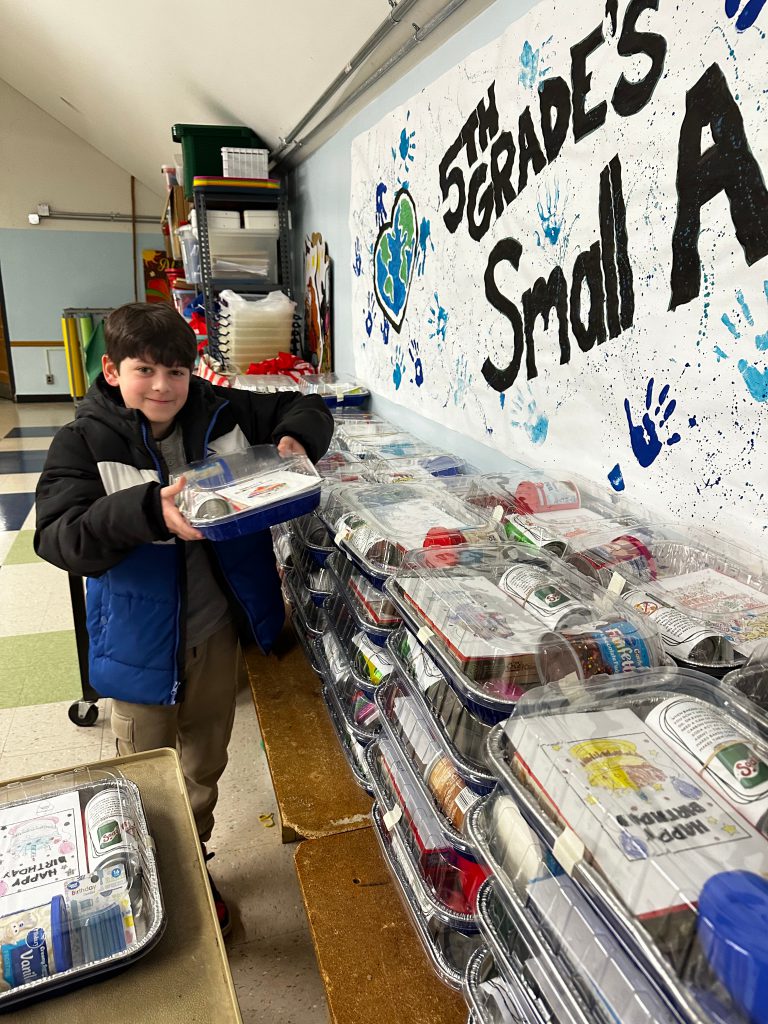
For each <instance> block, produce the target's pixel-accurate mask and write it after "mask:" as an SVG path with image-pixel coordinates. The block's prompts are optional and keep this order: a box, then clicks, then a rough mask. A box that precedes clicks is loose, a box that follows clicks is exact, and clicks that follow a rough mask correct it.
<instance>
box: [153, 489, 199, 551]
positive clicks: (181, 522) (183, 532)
mask: <svg viewBox="0 0 768 1024" xmlns="http://www.w3.org/2000/svg"><path fill="white" fill-rule="evenodd" d="M186 483H187V481H186V478H185V477H183V476H180V477H179V479H178V480H177V481H176V483H175V484H169V485H168V486H167V487H163V488H162V489H161V491H160V504H161V507H162V510H163V519H164V520H165V525H166V528H167V530H168V532H169V533H173V534H175V535H176V536H177V537H180V538H181V539H182V540H203V535H202V533H200V531H199V530H196V529H195V528H194V526H190V525H189V523H188V522H187V520H186V519H185V518H184V516H183V515H182V514H181V512H179V510H178V508H176V495H177V494H180V493H181V492H182V491H183V490H184V487H185V486H186Z"/></svg>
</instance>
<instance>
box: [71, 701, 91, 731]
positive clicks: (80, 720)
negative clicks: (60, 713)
mask: <svg viewBox="0 0 768 1024" xmlns="http://www.w3.org/2000/svg"><path fill="white" fill-rule="evenodd" d="M67 714H68V715H69V720H70V722H72V723H73V724H74V725H80V726H82V727H85V726H88V725H95V724H96V719H97V718H98V717H99V707H98V704H88V703H86V701H84V700H76V701H75V703H74V704H70V706H69V711H68V712H67Z"/></svg>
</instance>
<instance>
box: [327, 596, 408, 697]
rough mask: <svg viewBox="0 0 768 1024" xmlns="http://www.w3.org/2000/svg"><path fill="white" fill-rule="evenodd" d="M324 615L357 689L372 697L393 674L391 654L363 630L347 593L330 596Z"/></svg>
mask: <svg viewBox="0 0 768 1024" xmlns="http://www.w3.org/2000/svg"><path fill="white" fill-rule="evenodd" d="M325 612H326V615H327V618H328V625H329V628H330V629H331V630H332V631H333V633H334V634H335V636H336V639H337V640H338V642H339V645H340V647H341V649H342V650H343V651H344V654H345V655H346V657H347V660H348V661H349V665H350V669H351V671H352V674H353V675H354V678H355V680H356V682H357V684H358V686H359V687H360V688H361V689H362V690H363V691H365V693H368V694H369V695H371V696H373V693H374V690H375V688H376V687H377V686H379V685H380V684H381V683H382V682H384V681H385V680H387V679H388V678H389V676H390V675H391V673H392V671H393V665H392V661H391V659H390V657H389V655H388V654H387V652H386V650H384V649H383V648H382V647H381V646H380V645H379V644H378V643H376V642H375V641H373V640H372V639H371V638H370V637H369V636H368V634H367V633H366V631H365V630H364V629H363V628H362V626H361V625H360V623H359V621H358V620H357V618H356V616H355V614H354V611H353V610H352V607H351V605H350V603H349V600H348V599H347V597H346V595H345V594H344V593H342V592H340V591H336V592H334V593H333V594H331V595H330V597H328V599H327V600H326V602H325Z"/></svg>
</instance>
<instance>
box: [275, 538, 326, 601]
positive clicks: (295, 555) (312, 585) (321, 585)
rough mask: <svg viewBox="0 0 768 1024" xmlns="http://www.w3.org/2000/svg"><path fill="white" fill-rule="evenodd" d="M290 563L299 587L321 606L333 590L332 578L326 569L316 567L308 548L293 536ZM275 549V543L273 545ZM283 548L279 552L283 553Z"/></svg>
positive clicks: (290, 542)
mask: <svg viewBox="0 0 768 1024" xmlns="http://www.w3.org/2000/svg"><path fill="white" fill-rule="evenodd" d="M288 543H289V547H290V562H289V563H288V564H289V565H290V566H292V567H293V569H294V570H295V572H296V575H297V577H298V581H299V584H300V586H302V587H304V588H305V589H306V590H307V591H309V594H310V595H311V597H312V600H313V601H314V602H315V604H323V602H324V601H325V599H326V597H328V595H329V594H330V593H331V591H332V590H333V578H332V576H331V574H330V572H329V571H328V569H327V568H325V566H323V565H318V564H317V562H316V561H315V559H314V558H313V556H312V553H311V551H310V550H309V548H307V547H305V545H304V544H303V543H302V541H301V538H300V537H299V536H298V535H297V534H294V535H293V536H291V537H290V539H289V541H288ZM275 547H276V548H277V543H276V544H275ZM284 550H285V549H284V546H281V548H280V551H281V552H284Z"/></svg>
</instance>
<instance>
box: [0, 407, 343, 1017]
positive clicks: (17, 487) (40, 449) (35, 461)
mask: <svg viewBox="0 0 768 1024" xmlns="http://www.w3.org/2000/svg"><path fill="white" fill-rule="evenodd" d="M72 416H73V409H72V406H71V405H70V404H69V403H63V402H62V403H51V404H40V405H38V404H29V405H14V404H13V403H11V402H7V401H4V400H2V399H0V781H2V780H5V779H10V778H14V777H15V776H18V775H23V774H27V773H29V772H30V771H56V770H57V769H60V768H65V767H68V766H71V765H74V764H82V763H83V762H86V761H97V760H99V758H106V757H112V756H113V755H114V738H113V736H112V733H111V731H110V728H109V722H108V718H109V708H108V706H103V704H104V703H106V704H108V702H103V704H102V705H100V714H99V719H98V721H97V723H96V725H95V726H93V727H92V728H78V727H77V726H75V725H73V724H72V723H71V722H70V721H69V719H68V717H67V710H68V708H69V705H70V704H71V703H72V701H74V700H75V699H76V698H77V697H78V696H79V694H80V692H81V691H80V675H79V670H78V665H77V652H76V648H75V638H74V631H73V622H72V611H71V607H70V600H69V588H68V584H67V577H66V574H65V573H64V572H62V571H61V570H59V569H56V568H55V567H53V566H51V565H48V564H46V563H45V562H42V561H40V559H38V558H37V556H36V555H35V553H34V551H33V548H32V537H33V533H34V508H33V504H34V489H35V485H36V484H37V480H38V477H39V473H40V470H41V469H42V466H43V462H44V460H45V454H46V451H47V449H48V446H49V444H50V441H51V438H52V436H53V434H54V433H55V431H56V429H58V427H59V426H61V425H62V424H64V423H66V422H68V421H69V420H70V419H72ZM269 814H273V815H274V818H275V819H277V806H276V804H275V800H274V793H273V791H272V785H271V782H270V778H269V769H268V767H267V762H266V758H265V756H264V752H263V750H262V748H261V739H260V736H259V730H258V725H257V721H256V714H255V712H254V710H253V705H252V703H251V697H250V692H249V690H248V688H247V685H244V686H242V687H241V689H240V692H239V695H238V706H237V716H236V719H235V727H234V733H233V736H232V743H231V745H230V760H229V765H228V767H227V770H226V772H225V774H224V777H223V779H222V783H221V790H220V797H219V804H218V808H217V815H216V816H217V824H216V829H215V831H214V835H213V840H212V842H211V844H210V848H211V849H214V850H215V851H216V859H215V860H214V861H213V864H212V870H213V872H214V874H215V877H216V880H217V882H218V884H219V887H220V888H221V890H222V892H223V893H224V895H225V896H226V897H227V898H228V899H229V901H230V902H231V904H232V908H233V918H234V928H233V930H232V933H231V935H230V936H229V937H228V938H227V942H226V945H227V949H228V951H229V961H230V966H231V968H232V974H233V977H234V981H235V988H236V990H237V995H238V1000H239V1002H240V1009H241V1012H242V1015H243V1020H244V1021H245V1022H246V1024H251V1022H256V1021H262V1020H269V1021H270V1024H326V1022H327V1021H328V1010H327V1007H326V1002H325V995H324V991H323V985H322V981H321V979H320V976H319V973H318V970H317V964H316V961H315V955H314V949H313V946H312V941H311V938H310V935H309V930H308V927H307V922H306V917H305V915H304V910H303V907H302V903H301V896H300V894H299V889H298V884H297V882H296V875H295V871H294V867H293V853H294V849H295V847H293V846H283V845H282V844H281V842H280V830H279V827H277V826H276V827H273V828H267V827H265V826H264V825H263V824H262V823H261V821H260V816H262V815H269Z"/></svg>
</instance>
